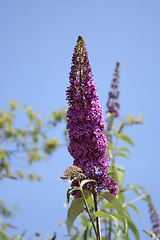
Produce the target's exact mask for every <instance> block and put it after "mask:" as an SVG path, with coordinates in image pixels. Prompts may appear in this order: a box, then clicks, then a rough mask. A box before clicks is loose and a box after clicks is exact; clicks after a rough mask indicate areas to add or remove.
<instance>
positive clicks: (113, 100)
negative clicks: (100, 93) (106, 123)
mask: <svg viewBox="0 0 160 240" xmlns="http://www.w3.org/2000/svg"><path fill="white" fill-rule="evenodd" d="M119 67H120V63H119V62H117V64H116V68H115V72H114V74H113V76H114V78H113V80H112V84H111V91H110V92H109V98H108V102H107V107H108V111H107V112H109V113H111V114H113V116H114V117H118V116H119V113H118V110H119V108H120V105H119V103H118V98H119Z"/></svg>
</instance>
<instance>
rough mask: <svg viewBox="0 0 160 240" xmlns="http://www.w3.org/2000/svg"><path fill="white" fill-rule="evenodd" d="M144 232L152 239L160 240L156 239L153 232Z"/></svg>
mask: <svg viewBox="0 0 160 240" xmlns="http://www.w3.org/2000/svg"><path fill="white" fill-rule="evenodd" d="M143 231H144V232H145V233H146V234H148V235H149V236H150V237H151V238H153V239H156V240H159V238H157V237H156V235H155V234H154V233H153V232H152V231H148V230H146V229H143Z"/></svg>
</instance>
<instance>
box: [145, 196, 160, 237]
mask: <svg viewBox="0 0 160 240" xmlns="http://www.w3.org/2000/svg"><path fill="white" fill-rule="evenodd" d="M148 198H149V199H150V196H148ZM149 212H150V219H151V223H152V230H153V232H154V234H155V235H156V236H157V237H158V238H160V218H159V217H158V213H157V212H156V209H155V208H154V206H153V205H149Z"/></svg>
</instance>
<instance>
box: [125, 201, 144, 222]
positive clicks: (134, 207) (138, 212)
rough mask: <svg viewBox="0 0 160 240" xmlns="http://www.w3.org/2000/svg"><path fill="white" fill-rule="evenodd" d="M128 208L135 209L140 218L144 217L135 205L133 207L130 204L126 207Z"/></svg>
mask: <svg viewBox="0 0 160 240" xmlns="http://www.w3.org/2000/svg"><path fill="white" fill-rule="evenodd" d="M126 207H130V208H132V209H134V210H135V211H136V212H137V214H138V215H139V217H140V218H141V217H142V216H141V213H140V211H139V209H138V208H137V207H136V206H135V205H133V204H132V203H128V204H127V205H126Z"/></svg>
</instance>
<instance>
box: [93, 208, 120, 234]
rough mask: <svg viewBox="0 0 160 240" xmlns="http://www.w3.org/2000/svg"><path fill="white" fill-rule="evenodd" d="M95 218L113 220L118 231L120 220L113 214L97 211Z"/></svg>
mask: <svg viewBox="0 0 160 240" xmlns="http://www.w3.org/2000/svg"><path fill="white" fill-rule="evenodd" d="M94 215H95V217H105V218H110V219H111V220H113V221H114V224H115V226H116V228H117V230H118V219H117V218H116V217H115V216H113V215H112V213H106V212H103V211H97V212H95V214H94Z"/></svg>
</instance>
